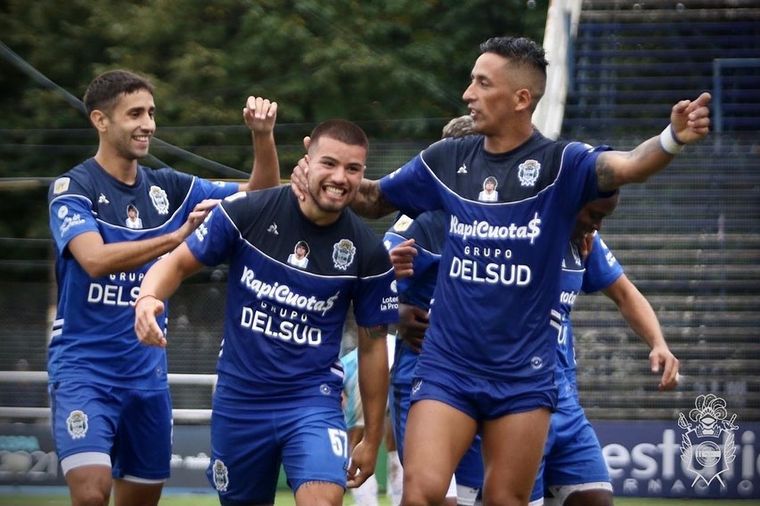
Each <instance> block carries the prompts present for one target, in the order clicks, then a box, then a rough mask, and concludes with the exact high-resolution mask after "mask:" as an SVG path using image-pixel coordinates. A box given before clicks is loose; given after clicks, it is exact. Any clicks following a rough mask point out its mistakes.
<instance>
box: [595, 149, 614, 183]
mask: <svg viewBox="0 0 760 506" xmlns="http://www.w3.org/2000/svg"><path fill="white" fill-rule="evenodd" d="M604 158H605V157H603V156H600V157H599V158H597V159H596V179H597V184H598V186H599V190H601V191H610V190H614V189H615V187H614V186H613V184H614V183H615V171H614V169H613V168H612V167H611V166H610V165H609V164H607V163H606V162H605V161H604Z"/></svg>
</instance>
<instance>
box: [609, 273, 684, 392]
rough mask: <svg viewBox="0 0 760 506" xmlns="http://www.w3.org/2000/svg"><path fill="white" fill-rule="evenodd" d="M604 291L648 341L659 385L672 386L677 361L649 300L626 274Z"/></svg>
mask: <svg viewBox="0 0 760 506" xmlns="http://www.w3.org/2000/svg"><path fill="white" fill-rule="evenodd" d="M603 291H604V294H605V295H606V296H607V297H609V298H610V299H612V300H613V301H614V302H615V304H616V305H617V307H618V309H619V310H620V313H621V314H622V315H623V318H625V321H626V322H628V325H630V326H631V329H633V331H634V332H636V334H637V335H638V336H639V337H641V338H642V339H643V340H644V342H646V343H647V345H649V348H650V349H651V351H650V353H649V363H650V366H651V369H652V372H653V373H655V374H657V373H659V372H660V370H662V376H661V378H660V384H659V389H660V390H672V389H674V388H675V387H676V386H677V384H678V380H677V379H676V378H677V377H678V366H679V362H678V359H677V358H676V357H675V355H673V353H672V352H671V351H670V348H668V344H667V342H665V338H664V337H663V335H662V329H661V328H660V322H659V321H658V319H657V315H656V314H655V312H654V309H652V306H651V304H649V301H648V300H647V299H646V297H644V295H643V294H642V293H641V292H640V291H639V290H638V288H636V286H635V285H634V284H633V283H632V282H631V280H630V279H628V277H627V276H626V275H625V274H623V275H622V276H620V277H619V278H618V279H617V280H616V281H615V282H614V283H612V284H611V285H610V286H608V287H607V288H605V289H604V290H603Z"/></svg>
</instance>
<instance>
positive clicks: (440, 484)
mask: <svg viewBox="0 0 760 506" xmlns="http://www.w3.org/2000/svg"><path fill="white" fill-rule="evenodd" d="M476 430H477V424H476V422H475V420H474V419H473V418H472V417H470V416H469V415H467V414H465V413H464V412H462V411H460V410H458V409H456V408H454V407H452V406H450V405H448V404H445V403H443V402H441V401H436V400H431V399H425V400H421V401H418V402H415V403H414V404H413V405H412V407H411V409H410V410H409V418H408V420H407V425H406V434H405V436H404V448H405V450H404V451H405V453H404V494H407V490H409V492H413V493H415V494H416V493H420V492H424V494H423V495H425V496H426V497H432V496H436V497H437V496H439V495H440V497H441V498H442V497H443V496H444V494H445V493H446V490H447V488H448V486H449V483H450V481H451V476H452V475H453V474H454V469H455V468H456V466H457V464H458V463H459V460H460V459H461V458H462V455H464V453H465V451H466V450H467V448H469V446H470V444H471V443H472V440H473V437H474V436H475V433H476Z"/></svg>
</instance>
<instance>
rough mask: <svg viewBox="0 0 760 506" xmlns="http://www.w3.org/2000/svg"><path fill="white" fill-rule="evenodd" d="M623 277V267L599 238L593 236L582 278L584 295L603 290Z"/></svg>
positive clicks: (595, 235)
mask: <svg viewBox="0 0 760 506" xmlns="http://www.w3.org/2000/svg"><path fill="white" fill-rule="evenodd" d="M622 275H623V267H622V266H621V265H620V263H618V261H617V258H615V255H613V254H612V251H610V249H609V248H608V247H607V245H606V244H605V243H604V241H603V240H602V238H601V236H600V235H599V234H598V233H597V234H594V246H593V247H592V248H591V253H589V256H588V258H587V259H586V272H585V274H584V276H583V287H582V289H583V291H584V292H586V293H593V292H598V291H599V290H604V289H605V288H607V287H608V286H610V285H611V284H612V283H614V282H615V281H617V279H618V278H619V277H620V276H622Z"/></svg>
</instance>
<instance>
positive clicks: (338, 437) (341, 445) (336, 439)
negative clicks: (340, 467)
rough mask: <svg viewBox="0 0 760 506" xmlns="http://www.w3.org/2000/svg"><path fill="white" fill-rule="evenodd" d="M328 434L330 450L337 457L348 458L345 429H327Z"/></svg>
mask: <svg viewBox="0 0 760 506" xmlns="http://www.w3.org/2000/svg"><path fill="white" fill-rule="evenodd" d="M327 434H328V435H329V436H330V444H331V445H332V451H333V453H334V454H335V455H337V456H338V457H343V458H348V436H347V435H346V431H344V430H340V429H327Z"/></svg>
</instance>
